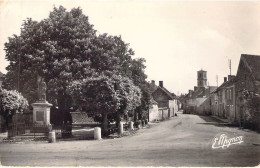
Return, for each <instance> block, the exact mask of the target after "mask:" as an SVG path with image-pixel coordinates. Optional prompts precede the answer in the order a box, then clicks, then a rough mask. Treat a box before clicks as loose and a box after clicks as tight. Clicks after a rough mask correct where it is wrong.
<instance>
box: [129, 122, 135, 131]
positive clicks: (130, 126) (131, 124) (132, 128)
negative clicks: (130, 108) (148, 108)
mask: <svg viewBox="0 0 260 168" xmlns="http://www.w3.org/2000/svg"><path fill="white" fill-rule="evenodd" d="M129 129H130V130H134V122H133V121H129Z"/></svg>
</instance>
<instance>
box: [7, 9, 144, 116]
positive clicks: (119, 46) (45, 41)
mask: <svg viewBox="0 0 260 168" xmlns="http://www.w3.org/2000/svg"><path fill="white" fill-rule="evenodd" d="M5 50H6V59H7V60H8V61H9V62H10V64H9V66H8V67H7V68H6V69H7V70H8V73H7V75H6V80H5V85H4V86H6V88H8V89H17V83H18V82H17V79H18V77H17V76H18V74H20V78H19V79H20V81H19V83H20V87H19V89H17V90H19V91H21V92H22V94H23V95H24V96H25V97H26V98H27V99H28V100H29V102H30V103H33V102H34V101H36V99H37V88H38V84H37V81H38V80H37V79H38V77H39V76H40V77H42V78H44V79H45V82H46V83H47V99H48V101H50V102H51V103H52V104H54V106H58V109H59V111H60V112H61V113H62V114H63V115H61V116H63V119H62V120H68V118H67V114H69V113H68V112H69V109H70V107H71V106H72V103H71V102H72V99H71V96H70V95H69V94H68V93H67V92H66V90H67V88H68V86H69V84H70V83H71V82H72V81H76V80H77V81H78V80H83V79H88V78H90V77H91V76H100V75H101V74H108V75H111V74H117V75H122V76H127V77H129V78H130V79H131V80H133V83H134V85H137V86H138V87H140V86H141V83H142V82H143V81H145V78H146V76H145V74H144V72H143V68H144V67H142V66H143V62H144V60H133V59H132V58H131V56H132V55H134V52H133V50H132V49H131V48H129V44H127V43H125V42H124V41H123V40H122V39H121V37H120V36H109V35H107V34H101V35H96V30H94V29H93V25H91V24H90V23H89V21H88V17H87V16H85V15H84V14H83V13H82V10H81V9H80V8H73V9H72V10H71V11H66V9H65V8H64V7H62V6H60V7H59V8H56V7H54V9H53V11H52V12H50V15H49V17H48V18H47V19H44V20H42V21H40V22H36V21H33V20H32V19H30V18H29V19H27V20H25V21H24V23H23V25H22V31H21V34H20V35H19V36H17V35H14V36H13V37H10V38H9V41H8V42H7V43H5ZM19 67H20V68H19ZM138 73H140V74H138ZM138 76H139V77H138ZM138 81H139V82H138ZM140 88H141V89H142V87H140ZM142 92H143V89H142Z"/></svg>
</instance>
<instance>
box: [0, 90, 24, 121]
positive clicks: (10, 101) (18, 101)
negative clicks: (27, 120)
mask: <svg viewBox="0 0 260 168" xmlns="http://www.w3.org/2000/svg"><path fill="white" fill-rule="evenodd" d="M27 107H28V101H27V100H26V99H25V98H24V97H23V96H22V95H21V93H19V92H17V91H16V90H10V91H8V90H6V89H1V88H0V114H1V115H2V116H4V117H7V116H8V115H13V114H14V112H16V111H17V112H22V111H23V110H25V109H26V108H27Z"/></svg>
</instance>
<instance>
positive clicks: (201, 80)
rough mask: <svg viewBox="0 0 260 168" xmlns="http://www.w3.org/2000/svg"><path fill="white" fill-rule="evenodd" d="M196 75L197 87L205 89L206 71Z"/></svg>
mask: <svg viewBox="0 0 260 168" xmlns="http://www.w3.org/2000/svg"><path fill="white" fill-rule="evenodd" d="M197 74H198V79H197V80H198V85H197V86H198V87H206V86H207V71H203V70H200V71H198V72H197Z"/></svg>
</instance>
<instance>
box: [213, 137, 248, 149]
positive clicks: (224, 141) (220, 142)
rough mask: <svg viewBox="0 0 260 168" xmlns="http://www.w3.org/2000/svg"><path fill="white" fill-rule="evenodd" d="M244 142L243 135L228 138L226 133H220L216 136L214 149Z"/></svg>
mask: <svg viewBox="0 0 260 168" xmlns="http://www.w3.org/2000/svg"><path fill="white" fill-rule="evenodd" d="M242 142H243V136H236V137H233V138H228V137H227V135H226V134H220V135H217V136H215V138H214V139H213V143H212V149H217V148H222V149H226V148H228V147H229V146H230V145H234V144H241V143H242Z"/></svg>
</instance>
